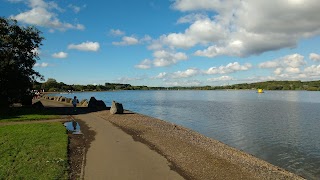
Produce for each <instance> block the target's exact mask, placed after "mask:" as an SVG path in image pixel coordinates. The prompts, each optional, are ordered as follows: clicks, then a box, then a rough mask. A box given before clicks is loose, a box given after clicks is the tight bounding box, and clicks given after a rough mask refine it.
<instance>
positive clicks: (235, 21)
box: [0, 0, 320, 86]
mask: <svg viewBox="0 0 320 180" xmlns="http://www.w3.org/2000/svg"><path fill="white" fill-rule="evenodd" d="M0 1H1V3H0V10H1V11H0V12H1V13H0V15H1V16H2V17H6V18H13V19H16V20H18V22H19V24H20V25H21V26H29V25H31V26H35V27H37V28H38V29H39V30H40V31H41V32H42V34H41V35H42V36H43V37H44V38H45V40H44V41H43V45H42V46H41V48H40V49H37V50H35V52H37V53H38V54H39V57H40V60H39V61H37V63H36V64H35V66H34V69H35V70H37V71H38V72H40V73H41V74H42V75H43V76H44V78H45V80H47V79H48V78H54V79H56V80H57V81H58V82H64V83H66V84H82V85H86V84H94V85H96V84H104V83H106V82H109V83H128V84H131V85H147V86H205V85H209V86H220V85H227V84H238V83H252V82H260V81H270V80H301V81H311V80H319V79H320V49H319V48H320V47H319V45H320V36H319V35H320V20H319V19H320V11H319V9H320V3H319V1H318V0H268V1H265V0H238V1H237V0H137V1H133V0H107V1H98V0H90V1H85V0H67V1H61V0H54V1H49V0H0Z"/></svg>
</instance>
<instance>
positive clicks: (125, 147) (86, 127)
mask: <svg viewBox="0 0 320 180" xmlns="http://www.w3.org/2000/svg"><path fill="white" fill-rule="evenodd" d="M42 102H43V103H44V104H47V105H48V104H52V103H53V104H55V105H58V106H61V105H63V103H60V102H59V103H56V102H52V101H49V100H42ZM80 110H81V109H80ZM72 117H74V118H75V119H76V120H78V121H79V122H80V124H81V126H82V129H83V132H84V139H88V140H86V142H85V144H86V151H85V153H84V156H85V161H84V162H83V163H84V164H83V165H82V166H83V170H82V177H83V178H84V179H93V178H94V179H303V178H302V177H300V176H297V175H295V174H293V173H291V172H288V171H286V170H284V169H282V168H279V167H277V166H274V165H272V164H270V163H268V162H266V161H263V160H260V159H258V158H256V157H254V156H252V155H250V154H247V153H245V152H242V151H240V150H237V149H235V148H232V147H230V146H227V145H225V144H223V143H221V142H219V141H216V140H214V139H212V138H208V137H205V136H203V135H201V134H199V133H197V132H194V131H192V130H190V129H187V128H184V127H181V126H178V125H175V124H172V123H169V122H166V121H163V120H160V119H156V118H152V117H149V116H145V115H142V114H138V113H134V112H130V111H125V112H124V114H114V115H111V114H110V112H109V110H102V111H96V112H87V111H86V110H85V108H82V110H81V111H79V113H78V114H76V115H73V116H72ZM78 167H80V166H79V165H78Z"/></svg>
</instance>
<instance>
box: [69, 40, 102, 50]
mask: <svg viewBox="0 0 320 180" xmlns="http://www.w3.org/2000/svg"><path fill="white" fill-rule="evenodd" d="M68 49H76V50H79V51H98V50H99V49H100V44H99V43H98V42H89V41H87V42H83V43H81V44H70V45H68Z"/></svg>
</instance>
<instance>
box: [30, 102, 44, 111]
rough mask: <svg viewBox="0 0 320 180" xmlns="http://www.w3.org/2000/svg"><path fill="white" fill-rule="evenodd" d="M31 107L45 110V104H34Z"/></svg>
mask: <svg viewBox="0 0 320 180" xmlns="http://www.w3.org/2000/svg"><path fill="white" fill-rule="evenodd" d="M31 107H33V108H36V109H43V108H44V106H43V104H42V103H41V102H40V101H38V102H36V103H33V104H32V106H31Z"/></svg>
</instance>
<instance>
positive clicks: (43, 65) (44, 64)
mask: <svg viewBox="0 0 320 180" xmlns="http://www.w3.org/2000/svg"><path fill="white" fill-rule="evenodd" d="M48 66H49V64H48V63H45V62H43V63H36V64H34V67H40V68H45V67H48Z"/></svg>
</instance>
